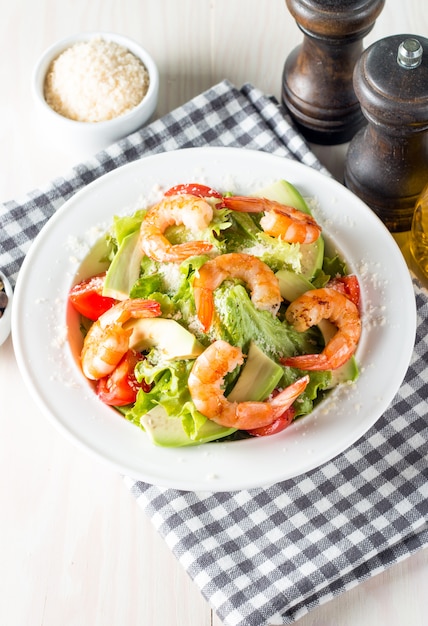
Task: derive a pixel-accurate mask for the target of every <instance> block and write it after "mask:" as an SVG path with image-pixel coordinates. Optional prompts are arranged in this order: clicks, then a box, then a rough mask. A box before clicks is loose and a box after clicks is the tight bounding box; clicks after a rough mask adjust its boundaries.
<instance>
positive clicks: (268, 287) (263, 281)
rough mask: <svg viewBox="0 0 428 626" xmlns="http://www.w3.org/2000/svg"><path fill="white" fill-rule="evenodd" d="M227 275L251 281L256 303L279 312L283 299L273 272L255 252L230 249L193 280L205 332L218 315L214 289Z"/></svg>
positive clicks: (212, 260) (252, 293)
mask: <svg viewBox="0 0 428 626" xmlns="http://www.w3.org/2000/svg"><path fill="white" fill-rule="evenodd" d="M227 278H238V279H240V280H243V281H244V282H245V283H247V284H248V285H249V287H250V289H251V299H252V301H253V303H254V305H255V306H256V307H257V308H258V309H262V310H267V311H271V312H272V314H273V315H276V313H277V311H278V309H279V305H280V304H281V300H282V298H281V293H280V290H279V282H278V278H277V277H276V276H275V274H274V273H273V271H272V270H271V269H270V267H268V266H267V265H266V263H263V261H260V259H258V258H257V257H255V256H252V255H251V254H243V253H240V252H230V253H229V254H222V255H220V256H217V257H215V258H214V259H210V260H209V261H207V262H206V263H204V265H202V267H201V268H200V269H199V272H198V274H197V275H196V276H195V278H194V280H193V295H194V298H195V305H196V313H197V316H198V318H199V321H200V322H201V324H202V327H203V328H204V330H205V331H207V330H208V329H209V328H210V326H211V323H212V319H213V315H214V290H215V289H217V287H219V286H220V285H221V283H222V282H223V281H224V280H226V279H227Z"/></svg>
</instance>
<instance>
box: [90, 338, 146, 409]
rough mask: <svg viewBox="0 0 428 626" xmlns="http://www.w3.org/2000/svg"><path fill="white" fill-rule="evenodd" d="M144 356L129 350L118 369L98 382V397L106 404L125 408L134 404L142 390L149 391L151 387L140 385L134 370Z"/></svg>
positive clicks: (144, 384) (143, 383)
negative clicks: (126, 405)
mask: <svg viewBox="0 0 428 626" xmlns="http://www.w3.org/2000/svg"><path fill="white" fill-rule="evenodd" d="M143 358H144V357H143V355H142V354H141V353H139V352H136V351H135V350H128V352H127V353H126V354H125V356H124V357H123V358H122V360H121V361H120V362H119V364H118V366H117V367H116V369H115V370H114V371H113V372H112V373H111V374H110V375H109V376H106V377H105V378H100V380H99V381H98V382H97V395H98V397H99V399H100V400H101V401H102V402H104V404H109V405H111V406H124V405H125V404H133V403H134V402H135V400H136V398H137V393H138V392H139V390H140V389H143V391H149V390H150V385H147V384H146V383H145V382H142V383H139V382H138V381H137V379H136V378H135V374H134V369H135V366H136V365H137V363H138V361H141V360H142V359H143Z"/></svg>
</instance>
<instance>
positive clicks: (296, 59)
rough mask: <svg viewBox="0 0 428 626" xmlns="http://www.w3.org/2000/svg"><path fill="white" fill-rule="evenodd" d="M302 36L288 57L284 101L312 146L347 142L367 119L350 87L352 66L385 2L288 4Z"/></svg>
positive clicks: (303, 0) (305, 0) (302, 0)
mask: <svg viewBox="0 0 428 626" xmlns="http://www.w3.org/2000/svg"><path fill="white" fill-rule="evenodd" d="M286 4H287V7H288V10H289V11H290V13H291V14H292V15H293V17H294V18H295V20H296V22H297V25H298V26H299V28H300V30H301V31H302V32H303V34H304V38H303V43H302V44H301V45H300V46H298V47H297V48H295V49H294V50H293V51H292V52H291V53H290V55H289V56H288V57H287V59H286V61H285V65H284V71H283V76H282V101H283V103H284V104H285V105H286V106H287V108H288V109H289V111H290V115H291V117H292V118H293V120H294V122H295V124H296V126H297V127H298V128H299V130H300V132H301V133H302V135H303V136H304V137H305V138H306V139H307V140H308V141H311V142H313V143H318V144H324V145H331V144H339V143H345V142H346V141H349V140H350V139H351V138H352V137H353V136H354V134H355V133H356V132H357V130H359V129H360V128H361V127H362V126H363V125H364V124H365V120H364V118H363V116H362V114H361V109H360V105H359V102H358V100H357V97H356V95H355V93H354V89H353V85H352V74H353V71H354V66H355V63H356V62H357V60H358V59H359V57H360V55H361V53H362V51H363V43H362V39H363V37H365V35H366V34H367V33H369V32H370V31H371V29H372V28H373V26H374V23H375V20H376V18H377V17H378V15H379V14H380V13H381V11H382V9H383V6H384V4H385V0H286Z"/></svg>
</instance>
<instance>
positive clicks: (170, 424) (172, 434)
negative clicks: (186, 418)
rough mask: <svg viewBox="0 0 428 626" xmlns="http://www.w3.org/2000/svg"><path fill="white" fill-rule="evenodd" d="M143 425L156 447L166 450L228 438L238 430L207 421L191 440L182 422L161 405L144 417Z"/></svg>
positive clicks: (142, 419)
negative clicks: (171, 415)
mask: <svg viewBox="0 0 428 626" xmlns="http://www.w3.org/2000/svg"><path fill="white" fill-rule="evenodd" d="M141 425H142V426H143V428H144V430H145V432H146V433H147V435H148V436H149V437H150V439H151V440H152V442H153V443H154V444H155V445H157V446H163V447H166V448H179V447H183V446H195V445H199V444H202V443H208V442H209V441H215V440H216V439H221V438H223V437H227V436H228V435H232V434H233V433H234V432H236V428H226V427H225V426H220V425H219V424H216V423H215V422H213V421H212V420H209V419H207V421H206V422H205V424H204V425H203V426H201V428H200V429H199V432H198V434H197V437H196V438H195V439H189V437H188V436H187V435H186V433H185V432H184V430H183V427H182V425H181V420H180V419H177V418H174V417H169V416H168V414H167V412H166V411H165V409H164V408H163V407H162V406H160V405H158V406H155V407H153V408H152V409H150V411H149V412H148V413H146V415H143V417H142V418H141Z"/></svg>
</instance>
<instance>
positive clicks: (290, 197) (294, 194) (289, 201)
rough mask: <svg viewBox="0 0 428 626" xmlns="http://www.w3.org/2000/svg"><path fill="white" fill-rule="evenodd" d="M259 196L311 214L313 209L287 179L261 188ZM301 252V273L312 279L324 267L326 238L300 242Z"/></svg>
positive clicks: (257, 194) (320, 237)
mask: <svg viewBox="0 0 428 626" xmlns="http://www.w3.org/2000/svg"><path fill="white" fill-rule="evenodd" d="M255 195H256V196H257V197H259V198H267V199H268V200H275V201H276V202H281V204H286V205H287V206H291V207H293V208H294V209H298V210H299V211H302V212H303V213H308V214H309V215H311V211H310V209H309V207H308V205H307V204H306V201H305V199H304V198H303V196H302V194H301V193H300V192H299V190H298V189H296V187H294V185H292V184H291V183H289V182H288V181H286V180H278V181H276V182H275V183H273V184H272V185H269V186H268V187H265V188H264V189H261V190H260V191H258V192H257V193H256V194H255ZM300 252H301V255H302V257H301V260H300V263H301V274H302V275H303V276H305V278H308V279H311V278H312V277H313V276H314V275H315V272H316V271H317V270H319V269H321V268H322V264H323V259H324V239H323V238H322V236H321V235H320V236H319V237H318V239H317V240H316V241H314V242H313V243H304V244H300Z"/></svg>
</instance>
